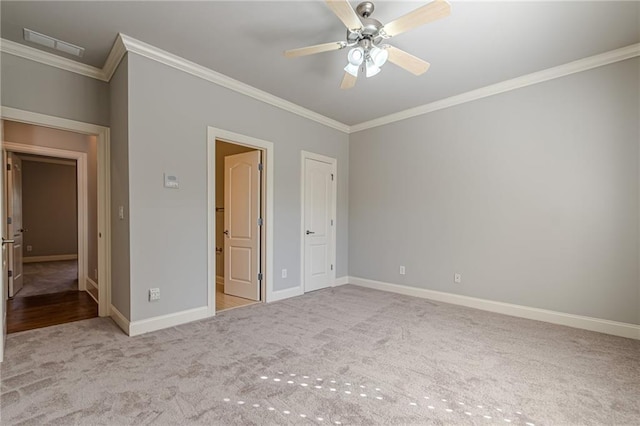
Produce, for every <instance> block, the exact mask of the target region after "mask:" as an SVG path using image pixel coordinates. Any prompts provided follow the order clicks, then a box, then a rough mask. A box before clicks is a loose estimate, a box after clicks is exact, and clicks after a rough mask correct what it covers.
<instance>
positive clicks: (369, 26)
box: [347, 18, 383, 44]
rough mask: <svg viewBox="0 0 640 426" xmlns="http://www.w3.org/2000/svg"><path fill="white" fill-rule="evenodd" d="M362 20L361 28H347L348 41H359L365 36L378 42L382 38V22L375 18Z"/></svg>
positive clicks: (375, 42)
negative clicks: (354, 29) (352, 29)
mask: <svg viewBox="0 0 640 426" xmlns="http://www.w3.org/2000/svg"><path fill="white" fill-rule="evenodd" d="M360 21H362V29H361V30H359V31H351V30H347V42H348V43H350V44H351V43H357V42H359V41H360V40H362V39H363V38H368V39H369V40H371V41H372V42H373V43H374V44H378V43H379V42H380V41H381V40H382V37H380V35H379V32H380V29H381V28H382V27H383V25H382V23H381V22H380V21H378V20H377V19H373V18H360Z"/></svg>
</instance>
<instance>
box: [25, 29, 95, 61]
mask: <svg viewBox="0 0 640 426" xmlns="http://www.w3.org/2000/svg"><path fill="white" fill-rule="evenodd" d="M24 39H25V40H26V41H30V42H32V43H36V44H39V45H41V46H45V47H48V48H51V49H56V50H59V51H60V52H64V53H68V54H69V55H74V56H78V57H82V55H84V48H83V47H79V46H76V45H75V44H71V43H67V42H66V41H62V40H58V39H56V38H53V37H49V36H48V35H44V34H40V33H37V32H35V31H32V30H30V29H27V28H24Z"/></svg>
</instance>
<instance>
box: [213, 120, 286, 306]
mask: <svg viewBox="0 0 640 426" xmlns="http://www.w3.org/2000/svg"><path fill="white" fill-rule="evenodd" d="M216 140H221V141H224V142H229V143H233V144H236V145H245V146H249V147H252V148H256V149H260V150H262V151H263V153H264V155H263V157H262V164H263V166H264V168H263V173H265V176H264V177H265V180H266V182H263V191H264V198H265V205H264V209H265V211H264V227H263V232H264V239H265V241H264V245H263V247H264V252H265V253H263V254H262V255H263V256H264V268H263V271H262V272H263V274H264V281H263V284H264V287H263V289H262V295H261V298H262V300H263V301H264V302H271V301H273V300H272V299H273V297H274V296H273V223H274V208H273V206H274V204H273V199H274V197H273V193H274V192H273V190H274V168H275V167H274V162H275V155H274V146H273V142H269V141H265V140H262V139H257V138H254V137H251V136H245V135H241V134H239V133H234V132H229V131H227V130H223V129H218V128H215V127H211V126H208V127H207V212H208V214H207V269H208V276H207V282H208V285H207V288H208V294H209V297H208V307H209V309H210V312H209V314H210V316H213V315H214V314H215V307H216V288H215V285H216V261H215V247H216V221H215V217H216V206H215V200H216V198H215V197H216Z"/></svg>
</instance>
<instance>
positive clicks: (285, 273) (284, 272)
mask: <svg viewBox="0 0 640 426" xmlns="http://www.w3.org/2000/svg"><path fill="white" fill-rule="evenodd" d="M282 278H287V270H286V269H283V270H282Z"/></svg>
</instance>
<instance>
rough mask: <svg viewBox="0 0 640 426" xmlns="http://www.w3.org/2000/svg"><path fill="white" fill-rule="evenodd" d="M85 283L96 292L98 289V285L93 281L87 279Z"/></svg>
mask: <svg viewBox="0 0 640 426" xmlns="http://www.w3.org/2000/svg"><path fill="white" fill-rule="evenodd" d="M87 283H88V284H89V285H90V286H91V287H94V288H95V289H96V290H97V289H98V283H97V282H95V281H94V280H92V279H91V278H89V277H87ZM96 302H97V300H96Z"/></svg>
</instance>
